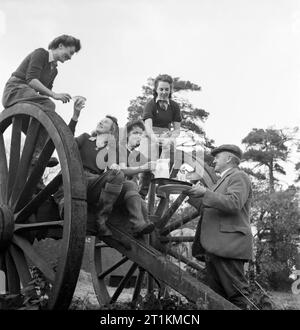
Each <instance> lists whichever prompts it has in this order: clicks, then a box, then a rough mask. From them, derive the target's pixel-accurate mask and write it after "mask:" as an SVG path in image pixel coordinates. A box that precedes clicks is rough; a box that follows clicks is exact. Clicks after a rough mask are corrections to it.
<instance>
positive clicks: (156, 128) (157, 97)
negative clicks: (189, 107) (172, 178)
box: [140, 74, 182, 189]
mask: <svg viewBox="0 0 300 330" xmlns="http://www.w3.org/2000/svg"><path fill="white" fill-rule="evenodd" d="M172 89H173V79H172V77H171V76H169V75H167V74H162V75H159V76H158V77H156V79H155V81H154V89H153V99H151V100H150V101H149V102H148V103H147V104H146V105H145V108H144V111H143V120H144V122H145V132H146V138H145V139H143V141H142V142H141V148H140V149H141V152H142V153H143V154H144V155H145V156H146V157H147V158H148V160H152V161H156V160H157V159H158V158H169V159H170V169H172V166H173V164H174V153H175V146H176V138H177V137H178V136H179V134H180V123H181V120H182V118H181V113H180V108H179V105H178V103H176V102H175V101H173V100H172ZM171 128H172V130H171ZM150 180H151V173H150V172H148V173H146V174H144V175H143V177H142V185H143V187H147V186H148V185H149V182H150ZM145 189H147V188H145Z"/></svg>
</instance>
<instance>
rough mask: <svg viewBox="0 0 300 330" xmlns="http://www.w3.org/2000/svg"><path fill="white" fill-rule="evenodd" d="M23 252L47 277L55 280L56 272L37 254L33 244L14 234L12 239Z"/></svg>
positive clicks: (51, 280) (52, 280)
mask: <svg viewBox="0 0 300 330" xmlns="http://www.w3.org/2000/svg"><path fill="white" fill-rule="evenodd" d="M12 241H13V243H14V244H16V245H17V246H18V247H19V248H20V249H21V250H22V251H23V253H24V254H25V255H26V256H27V257H28V258H29V259H30V260H31V262H32V263H33V264H34V265H35V266H36V267H37V268H38V269H39V270H40V271H41V272H42V273H43V274H44V276H45V277H46V279H48V280H49V281H50V282H51V283H53V282H54V280H55V272H54V271H53V270H52V269H51V267H49V265H48V264H47V263H46V262H45V261H44V260H43V258H42V257H41V256H40V255H38V254H37V252H36V251H35V250H34V248H33V247H32V245H31V244H30V243H29V242H28V241H27V240H25V239H24V238H22V237H20V236H18V235H14V236H13V239H12Z"/></svg>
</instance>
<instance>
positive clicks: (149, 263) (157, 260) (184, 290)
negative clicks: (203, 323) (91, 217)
mask: <svg viewBox="0 0 300 330" xmlns="http://www.w3.org/2000/svg"><path fill="white" fill-rule="evenodd" d="M110 228H111V230H112V232H113V237H114V238H108V237H103V241H105V243H107V244H108V245H109V246H111V247H113V248H115V249H117V250H118V251H119V252H120V253H122V254H123V255H125V256H127V257H128V258H129V259H130V260H132V261H133V262H135V263H136V264H138V265H139V266H141V267H143V268H144V269H145V270H146V271H148V272H149V273H151V274H152V275H153V276H154V277H155V278H156V279H158V280H159V281H161V282H163V283H165V284H166V285H168V286H170V287H172V288H173V289H174V290H175V291H177V292H179V293H180V294H182V295H183V296H185V297H188V299H189V300H191V301H193V302H194V303H196V302H197V301H198V300H199V298H202V300H203V301H207V302H208V306H209V309H235V310H236V309H238V308H237V307H236V306H235V305H233V304H232V303H230V302H229V301H228V300H226V299H225V298H223V297H221V296H220V295H218V294H217V293H215V292H214V291H213V290H212V289H210V288H209V287H208V286H206V285H205V284H203V283H201V282H199V281H198V280H197V279H195V278H194V277H192V276H191V275H189V274H187V273H184V272H183V271H182V270H181V269H180V268H179V267H178V266H176V265H175V264H173V263H172V262H170V261H168V260H166V258H165V255H164V254H162V253H160V252H159V251H157V250H155V249H154V248H152V247H150V246H147V245H145V244H144V243H142V242H141V241H138V240H135V239H134V238H132V237H131V236H129V235H128V234H126V233H125V232H123V231H121V230H119V229H117V228H116V227H114V226H113V225H110ZM118 240H119V241H118ZM122 242H126V244H122ZM125 245H126V246H127V248H126V247H124V246H125ZM129 246H130V249H129V248H128V247H129Z"/></svg>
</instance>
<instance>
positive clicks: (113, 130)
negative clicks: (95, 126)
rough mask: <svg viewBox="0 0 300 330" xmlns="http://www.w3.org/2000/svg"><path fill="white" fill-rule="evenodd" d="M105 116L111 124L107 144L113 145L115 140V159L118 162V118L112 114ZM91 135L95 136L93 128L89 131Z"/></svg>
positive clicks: (95, 131) (95, 132)
mask: <svg viewBox="0 0 300 330" xmlns="http://www.w3.org/2000/svg"><path fill="white" fill-rule="evenodd" d="M105 118H109V119H110V120H111V121H112V126H111V129H110V132H109V133H110V134H111V138H110V139H108V142H107V146H108V147H109V146H110V145H114V143H113V142H115V146H116V161H117V163H118V162H119V125H118V119H117V118H116V117H114V116H110V115H106V116H105ZM91 136H93V137H95V136H97V130H93V131H92V132H91Z"/></svg>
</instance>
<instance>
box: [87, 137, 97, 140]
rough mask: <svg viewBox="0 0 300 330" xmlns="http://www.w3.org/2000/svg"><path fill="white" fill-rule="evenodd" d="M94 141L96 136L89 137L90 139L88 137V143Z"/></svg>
mask: <svg viewBox="0 0 300 330" xmlns="http://www.w3.org/2000/svg"><path fill="white" fill-rule="evenodd" d="M96 139H97V138H96V136H91V137H89V140H90V141H96Z"/></svg>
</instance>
